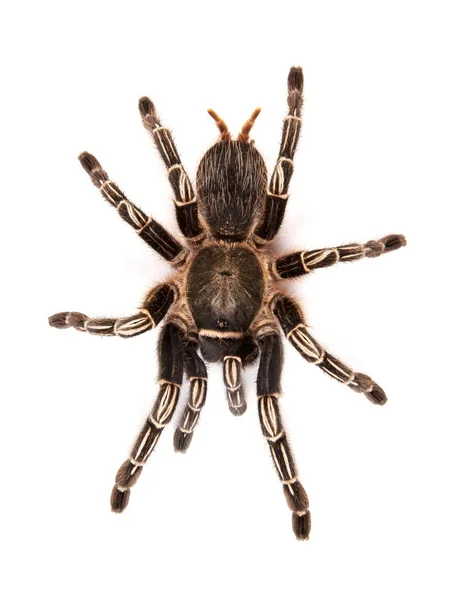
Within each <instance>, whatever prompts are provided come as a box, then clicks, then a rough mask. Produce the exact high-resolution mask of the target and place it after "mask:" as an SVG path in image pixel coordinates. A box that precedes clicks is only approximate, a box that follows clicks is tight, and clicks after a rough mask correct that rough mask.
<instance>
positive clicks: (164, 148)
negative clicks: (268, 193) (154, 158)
mask: <svg viewBox="0 0 450 600" xmlns="http://www.w3.org/2000/svg"><path fill="white" fill-rule="evenodd" d="M139 111H140V113H141V117H142V123H143V124H144V127H145V128H146V129H147V131H148V132H149V133H150V134H151V136H152V138H153V140H154V142H155V144H156V147H157V148H158V151H159V153H160V155H161V158H162V159H163V161H164V164H165V165H166V169H167V174H168V177H169V182H170V185H171V186H172V189H173V192H174V194H175V198H174V204H175V211H176V215H177V221H178V226H179V227H180V230H181V233H182V234H183V235H184V236H185V237H186V238H187V239H188V240H189V241H190V242H192V243H198V242H200V241H201V240H202V239H203V238H204V236H205V231H204V229H203V227H202V225H201V223H200V220H199V214H198V205H197V198H196V196H195V193H194V190H193V187H192V184H191V182H190V180H189V177H188V175H187V173H186V171H185V169H184V167H183V165H182V163H181V159H180V156H179V154H178V150H177V149H176V146H175V143H174V141H173V137H172V134H171V132H170V130H169V129H168V128H167V127H164V126H163V125H162V123H161V119H160V118H159V115H158V113H157V112H156V109H155V105H154V104H153V102H152V101H151V100H150V99H149V98H146V97H144V98H141V99H140V100H139Z"/></svg>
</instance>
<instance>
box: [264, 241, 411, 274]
mask: <svg viewBox="0 0 450 600" xmlns="http://www.w3.org/2000/svg"><path fill="white" fill-rule="evenodd" d="M402 246H406V239H405V236H404V235H401V234H391V235H387V236H385V237H383V238H381V239H380V240H371V241H369V242H366V243H365V244H347V245H346V246H336V247H335V248H322V249H320V250H303V251H302V252H293V253H292V254H286V255H285V256H281V257H280V258H277V259H276V261H275V263H274V268H273V270H274V274H275V275H276V276H277V277H279V278H281V279H290V278H291V277H300V276H301V275H305V274H306V273H309V272H310V271H313V270H315V269H322V268H323V267H329V266H331V265H335V264H337V263H338V262H351V261H354V260H360V259H361V258H364V257H366V256H367V257H368V258H374V257H376V256H381V255H382V254H386V253H387V252H392V251H393V250H398V249H399V248H401V247H402Z"/></svg>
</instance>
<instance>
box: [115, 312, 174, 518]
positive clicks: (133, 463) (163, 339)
mask: <svg viewBox="0 0 450 600" xmlns="http://www.w3.org/2000/svg"><path fill="white" fill-rule="evenodd" d="M182 343H183V332H182V331H181V329H180V328H179V327H177V326H176V325H174V324H173V323H170V322H169V323H167V325H165V326H164V328H163V330H162V331H161V335H160V338H159V346H158V356H159V385H160V391H159V394H158V397H157V399H156V402H155V404H154V405H153V409H152V411H151V412H150V414H149V416H148V419H147V421H146V423H145V425H144V427H143V428H142V429H141V431H140V433H139V435H138V437H137V440H136V442H135V444H134V446H133V449H132V450H131V453H130V456H129V458H128V459H127V460H126V461H125V462H124V463H123V465H122V466H121V467H120V469H119V470H118V472H117V475H116V483H115V485H114V487H113V490H112V493H111V509H112V510H113V511H114V512H122V511H123V510H124V509H125V508H126V507H127V504H128V502H129V499H130V488H131V487H132V486H133V485H134V484H135V483H136V481H137V480H138V478H139V476H140V474H141V472H142V469H143V467H144V464H145V463H146V461H147V459H148V457H149V456H150V454H151V452H152V451H153V449H154V447H155V446H156V443H157V441H158V440H159V438H160V436H161V433H162V432H163V429H164V428H165V427H166V425H167V424H168V423H169V421H170V420H171V418H172V416H173V413H174V411H175V408H176V406H177V402H178V397H179V394H180V387H181V384H182V381H183V353H182Z"/></svg>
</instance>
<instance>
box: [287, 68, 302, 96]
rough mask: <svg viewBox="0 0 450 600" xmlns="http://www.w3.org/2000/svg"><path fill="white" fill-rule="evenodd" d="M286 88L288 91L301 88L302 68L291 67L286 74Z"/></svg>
mask: <svg viewBox="0 0 450 600" xmlns="http://www.w3.org/2000/svg"><path fill="white" fill-rule="evenodd" d="M288 89H289V91H290V92H293V91H294V90H297V91H299V92H301V91H302V89H303V69H302V68H301V67H291V69H290V71H289V75H288Z"/></svg>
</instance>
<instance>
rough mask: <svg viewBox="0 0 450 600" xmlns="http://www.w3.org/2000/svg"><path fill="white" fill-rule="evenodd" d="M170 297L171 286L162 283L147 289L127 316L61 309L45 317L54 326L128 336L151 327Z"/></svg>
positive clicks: (172, 292) (164, 309) (160, 318)
mask: <svg viewBox="0 0 450 600" xmlns="http://www.w3.org/2000/svg"><path fill="white" fill-rule="evenodd" d="M174 298H175V290H174V288H173V287H172V286H171V285H168V284H162V285H159V286H157V287H155V288H153V289H152V290H151V291H150V292H149V293H148V295H147V297H146V299H145V301H144V303H143V306H142V307H141V308H140V310H139V312H138V313H136V314H135V315H133V316H131V317H123V318H119V319H114V318H95V319H90V318H89V317H88V316H86V315H84V314H83V313H79V312H61V313H57V314H55V315H52V316H51V317H49V320H48V321H49V324H50V325H51V327H56V328H57V329H67V328H69V327H73V328H74V329H77V330H78V331H86V332H87V333H91V334H93V335H100V336H113V335H117V336H119V337H122V338H129V337H134V336H136V335H140V334H141V333H144V331H149V330H150V329H154V328H155V327H156V325H157V324H158V323H159V322H160V321H161V320H162V319H163V317H164V316H165V314H166V313H167V311H168V310H169V307H170V305H171V304H172V303H173V301H174Z"/></svg>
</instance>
